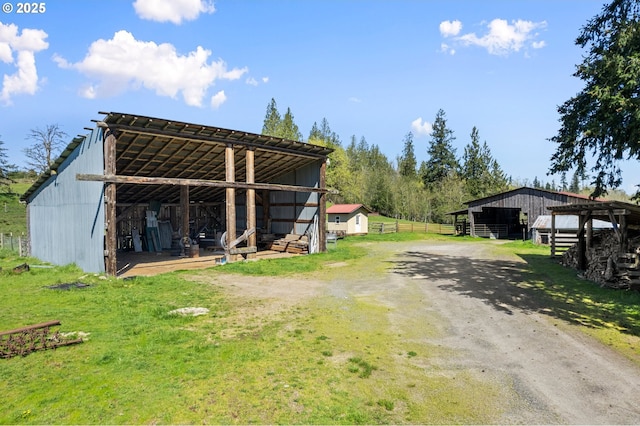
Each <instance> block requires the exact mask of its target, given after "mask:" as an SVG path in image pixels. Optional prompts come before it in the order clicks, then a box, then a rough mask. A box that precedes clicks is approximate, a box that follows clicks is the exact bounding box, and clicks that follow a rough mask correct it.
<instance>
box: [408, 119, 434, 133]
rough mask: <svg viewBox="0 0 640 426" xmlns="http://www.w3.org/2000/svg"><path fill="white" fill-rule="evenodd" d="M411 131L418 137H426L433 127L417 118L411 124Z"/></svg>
mask: <svg viewBox="0 0 640 426" xmlns="http://www.w3.org/2000/svg"><path fill="white" fill-rule="evenodd" d="M411 130H412V131H413V133H415V134H416V135H418V136H428V135H430V134H431V132H432V130H433V126H432V125H431V123H429V122H428V121H424V120H423V119H422V117H418V118H416V119H415V120H413V121H412V122H411Z"/></svg>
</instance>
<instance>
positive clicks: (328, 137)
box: [309, 118, 342, 148]
mask: <svg viewBox="0 0 640 426" xmlns="http://www.w3.org/2000/svg"><path fill="white" fill-rule="evenodd" d="M312 139H314V140H323V141H325V142H326V144H325V146H328V147H330V148H335V147H338V146H341V145H342V144H341V143H340V138H339V137H338V135H337V134H336V133H335V132H333V131H331V128H330V127H329V121H328V120H327V119H326V118H323V119H322V121H321V122H320V127H319V128H318V124H317V123H316V122H315V121H314V122H313V126H312V127H311V131H310V132H309V141H311V140H312Z"/></svg>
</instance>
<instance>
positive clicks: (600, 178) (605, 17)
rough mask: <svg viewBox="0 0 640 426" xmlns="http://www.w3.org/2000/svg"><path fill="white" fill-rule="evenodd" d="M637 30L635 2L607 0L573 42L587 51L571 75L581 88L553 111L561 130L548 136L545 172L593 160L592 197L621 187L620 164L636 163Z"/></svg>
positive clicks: (639, 108)
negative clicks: (552, 148)
mask: <svg viewBox="0 0 640 426" xmlns="http://www.w3.org/2000/svg"><path fill="white" fill-rule="evenodd" d="M639 29H640V2H639V1H638V0H613V1H611V2H610V3H609V4H608V5H606V6H605V7H604V8H603V9H602V12H601V13H600V14H599V15H597V16H595V17H594V18H592V19H591V20H590V21H589V22H587V24H586V25H585V26H584V27H582V29H581V33H580V35H579V36H578V38H577V39H576V41H575V44H576V45H578V46H580V47H581V48H588V52H586V54H584V55H582V58H583V61H582V63H581V64H579V65H578V66H577V67H576V72H575V73H574V74H573V75H574V77H578V78H579V79H581V80H582V81H584V83H585V87H584V89H582V91H580V92H579V93H578V94H577V95H575V96H574V97H572V98H570V99H569V100H567V101H566V102H565V103H564V104H562V105H561V106H559V107H558V112H559V113H560V122H561V127H560V129H559V131H558V133H557V135H556V136H554V137H552V138H551V141H552V142H555V143H556V144H557V147H556V152H555V153H554V154H553V156H552V157H551V166H550V172H551V173H557V172H567V171H569V170H571V169H573V168H577V170H579V171H584V170H585V169H586V168H587V161H590V160H591V159H592V158H594V159H595V164H594V165H593V167H592V168H591V170H593V172H594V173H595V176H594V181H593V184H594V185H595V188H594V190H593V192H592V194H591V195H592V196H593V197H598V196H600V195H602V194H604V193H606V192H607V190H608V189H610V188H616V187H617V186H619V185H620V183H622V176H621V170H620V161H621V160H623V159H630V160H636V161H637V160H640V105H639V103H638V87H639V86H638V82H639V81H640V67H639V66H638V63H640V30H639ZM636 197H638V198H640V192H638V193H636Z"/></svg>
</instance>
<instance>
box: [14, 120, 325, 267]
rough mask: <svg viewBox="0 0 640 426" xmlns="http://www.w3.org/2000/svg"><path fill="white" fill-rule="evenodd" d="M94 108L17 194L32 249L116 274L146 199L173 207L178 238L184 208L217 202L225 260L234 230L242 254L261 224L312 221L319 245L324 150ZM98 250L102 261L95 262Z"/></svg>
mask: <svg viewBox="0 0 640 426" xmlns="http://www.w3.org/2000/svg"><path fill="white" fill-rule="evenodd" d="M100 114H102V115H104V118H103V119H102V120H93V121H94V122H95V123H96V125H97V127H96V128H93V129H88V130H91V134H89V135H87V136H78V137H77V138H75V139H74V140H73V141H72V142H71V143H70V144H69V146H68V147H67V149H66V150H65V151H64V152H63V154H62V155H61V157H60V158H59V159H58V160H57V161H56V162H55V163H54V164H53V165H52V166H51V169H50V170H48V171H47V172H46V173H45V174H44V175H42V176H41V177H40V179H39V180H38V181H37V182H36V183H35V184H34V185H33V186H32V187H31V188H30V189H29V190H28V191H27V193H25V195H24V196H23V197H22V198H23V200H25V201H26V202H27V209H28V216H29V218H28V222H29V225H28V226H29V234H30V246H31V252H32V255H34V256H37V257H40V258H42V259H43V260H48V261H51V262H53V263H62V264H64V263H72V262H75V263H77V264H78V265H79V266H81V267H82V268H83V269H85V270H87V271H92V272H106V273H107V274H110V275H115V274H116V269H117V268H116V256H117V251H118V248H119V247H118V238H119V237H120V236H121V234H122V233H123V232H124V230H123V229H122V222H124V220H123V219H126V217H127V214H128V213H130V212H131V211H132V210H133V209H135V208H137V207H139V206H145V205H150V204H152V203H156V204H160V205H164V206H171V207H170V208H171V209H172V210H171V212H172V213H171V215H172V219H173V220H175V219H177V218H179V221H178V223H177V225H178V226H177V228H180V229H181V232H182V237H183V238H184V237H186V236H188V230H189V228H190V217H189V210H190V207H193V206H194V205H196V206H197V205H199V206H205V207H206V206H211V207H212V208H213V206H218V207H224V215H222V212H220V216H221V217H222V218H223V220H221V221H220V222H221V225H223V226H224V227H223V229H224V230H225V231H226V247H227V249H226V250H227V257H228V259H230V260H233V259H234V258H235V256H237V253H234V252H233V242H234V240H236V237H237V234H238V231H240V230H244V231H245V232H244V233H245V237H246V240H247V247H246V248H245V249H244V251H243V252H242V253H244V254H247V255H251V253H255V251H257V243H256V233H255V230H256V228H258V227H260V228H262V229H265V230H266V232H273V233H284V234H287V233H291V234H304V233H305V232H307V231H310V230H312V229H311V228H312V225H313V224H314V223H317V230H316V232H317V247H316V250H319V251H323V250H325V249H326V241H325V233H326V232H325V220H319V219H320V218H324V217H325V216H326V207H325V197H324V195H325V194H326V193H327V192H328V190H327V188H326V184H325V172H326V160H327V155H328V154H329V153H330V152H331V151H332V150H331V149H328V148H325V147H321V146H317V145H312V144H307V143H303V142H297V141H292V140H286V139H281V138H276V137H271V136H265V135H258V134H253V133H249V132H242V131H237V130H229V129H224V128H219V127H213V126H206V125H198V124H192V123H185V122H179V121H173V120H167V119H159V118H151V117H145V116H140V115H133V114H125V113H116V112H101V113H100ZM242 193H244V194H242ZM54 205H55V206H57V207H58V208H55V209H54V208H53V207H54ZM72 206H75V208H73V209H72V208H71V207H72ZM178 212H179V214H178ZM258 213H260V214H258ZM74 217H75V218H76V220H75V223H73V222H74ZM69 221H71V223H70V222H69ZM74 225H75V226H76V227H81V228H82V229H81V230H77V229H72V227H73V226H74ZM52 227H54V228H56V229H60V231H53V232H52V231H51V228H52ZM101 229H104V233H102V232H101ZM85 233H87V234H90V236H88V235H84V234H85ZM80 234H81V235H80ZM54 246H56V248H53V247H54ZM98 249H99V250H98ZM87 250H89V252H87ZM96 251H97V252H98V253H99V255H96ZM60 252H62V253H60ZM96 256H98V257H103V259H102V260H103V264H102V265H100V264H101V263H102V262H100V261H97V259H96ZM86 257H89V258H90V259H86V260H87V261H86V262H85V258H86ZM101 266H102V268H101Z"/></svg>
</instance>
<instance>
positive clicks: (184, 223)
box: [180, 185, 191, 256]
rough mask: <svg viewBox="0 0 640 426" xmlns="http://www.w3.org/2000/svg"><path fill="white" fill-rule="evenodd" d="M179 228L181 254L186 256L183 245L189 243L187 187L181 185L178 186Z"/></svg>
mask: <svg viewBox="0 0 640 426" xmlns="http://www.w3.org/2000/svg"><path fill="white" fill-rule="evenodd" d="M180 219H181V221H180V223H181V225H180V228H181V229H182V235H181V236H180V237H181V238H182V252H181V253H180V254H181V255H182V256H188V255H189V253H187V251H186V249H185V246H186V245H187V244H191V241H189V187H188V186H186V185H183V186H181V187H180Z"/></svg>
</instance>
